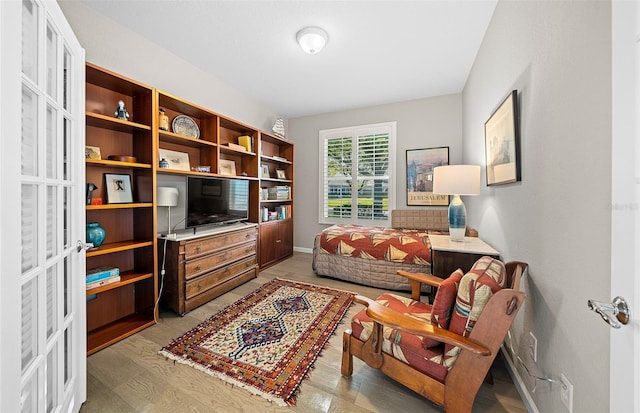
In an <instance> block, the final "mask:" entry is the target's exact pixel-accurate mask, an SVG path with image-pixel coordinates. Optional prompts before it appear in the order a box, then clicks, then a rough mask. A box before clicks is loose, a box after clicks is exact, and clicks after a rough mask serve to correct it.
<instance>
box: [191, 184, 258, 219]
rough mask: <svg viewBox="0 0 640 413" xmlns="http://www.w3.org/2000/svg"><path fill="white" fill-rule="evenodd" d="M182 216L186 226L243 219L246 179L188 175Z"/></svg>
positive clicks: (246, 215)
mask: <svg viewBox="0 0 640 413" xmlns="http://www.w3.org/2000/svg"><path fill="white" fill-rule="evenodd" d="M186 215H187V216H186V219H185V227H186V228H193V227H199V226H202V225H210V224H227V223H232V222H238V221H244V220H247V219H248V218H249V181H245V180H242V179H228V178H217V177H211V178H208V177H207V178H205V177H196V176H188V177H187V207H186Z"/></svg>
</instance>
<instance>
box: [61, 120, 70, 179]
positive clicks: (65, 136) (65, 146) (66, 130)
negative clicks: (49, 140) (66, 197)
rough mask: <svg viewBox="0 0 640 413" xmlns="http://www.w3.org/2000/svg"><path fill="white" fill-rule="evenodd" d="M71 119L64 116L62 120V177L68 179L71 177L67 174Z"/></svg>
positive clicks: (68, 168) (68, 169)
mask: <svg viewBox="0 0 640 413" xmlns="http://www.w3.org/2000/svg"><path fill="white" fill-rule="evenodd" d="M70 133H71V121H70V120H69V119H67V118H64V122H63V124H62V179H64V180H65V181H68V180H69V179H71V176H70V175H69V171H70V167H69V161H68V157H69V153H70V152H69V143H70V142H71V135H70Z"/></svg>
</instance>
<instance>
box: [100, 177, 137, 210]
mask: <svg viewBox="0 0 640 413" xmlns="http://www.w3.org/2000/svg"><path fill="white" fill-rule="evenodd" d="M104 187H105V190H106V193H107V203H109V204H127V203H131V202H133V192H132V190H131V176H130V175H126V174H104Z"/></svg>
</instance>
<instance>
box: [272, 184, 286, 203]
mask: <svg viewBox="0 0 640 413" xmlns="http://www.w3.org/2000/svg"><path fill="white" fill-rule="evenodd" d="M268 195H269V199H270V200H274V199H276V200H285V199H289V186H287V185H276V186H272V187H269V190H268Z"/></svg>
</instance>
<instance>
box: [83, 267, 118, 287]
mask: <svg viewBox="0 0 640 413" xmlns="http://www.w3.org/2000/svg"><path fill="white" fill-rule="evenodd" d="M116 275H120V269H119V268H116V267H108V266H102V267H97V268H93V269H91V270H87V278H86V282H87V284H88V283H91V282H94V281H100V280H103V279H105V278H109V277H114V276H116Z"/></svg>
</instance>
